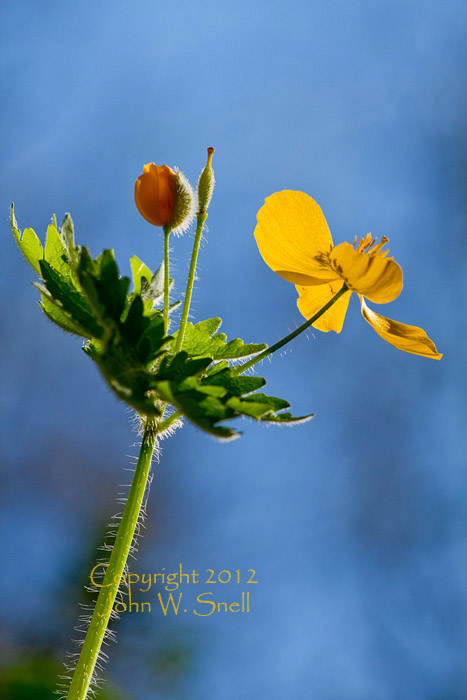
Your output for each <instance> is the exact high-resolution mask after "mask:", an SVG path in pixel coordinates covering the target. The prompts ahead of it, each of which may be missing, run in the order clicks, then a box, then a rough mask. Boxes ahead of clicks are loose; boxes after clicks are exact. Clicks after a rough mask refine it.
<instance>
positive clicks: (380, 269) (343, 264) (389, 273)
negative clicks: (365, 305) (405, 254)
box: [331, 243, 402, 304]
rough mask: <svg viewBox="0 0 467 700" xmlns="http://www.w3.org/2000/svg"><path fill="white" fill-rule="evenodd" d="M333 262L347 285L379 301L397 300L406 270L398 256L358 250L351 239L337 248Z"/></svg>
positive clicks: (332, 258)
mask: <svg viewBox="0 0 467 700" xmlns="http://www.w3.org/2000/svg"><path fill="white" fill-rule="evenodd" d="M331 264H332V266H333V267H334V269H335V270H336V272H338V274H339V275H340V276H341V277H342V279H343V280H344V281H345V283H346V284H347V286H348V287H349V288H350V289H351V290H352V291H354V292H357V293H358V294H363V296H365V297H366V298H367V299H369V300H370V301H374V302H375V303H376V304H385V303H386V302H388V301H393V300H394V299H395V298H396V297H398V296H399V294H400V293H401V291H402V270H401V268H400V267H399V265H398V264H397V263H396V262H394V260H390V259H389V260H388V259H387V258H385V257H384V256H383V255H371V254H368V253H363V252H361V251H359V250H355V249H354V248H353V247H352V246H351V245H350V243H341V244H340V245H338V246H336V247H335V248H333V250H332V253H331Z"/></svg>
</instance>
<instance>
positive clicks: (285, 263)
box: [255, 190, 336, 285]
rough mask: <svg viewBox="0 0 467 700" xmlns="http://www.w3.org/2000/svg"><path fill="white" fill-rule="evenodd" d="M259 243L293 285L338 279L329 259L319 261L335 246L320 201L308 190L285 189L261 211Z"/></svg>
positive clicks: (271, 263)
mask: <svg viewBox="0 0 467 700" xmlns="http://www.w3.org/2000/svg"><path fill="white" fill-rule="evenodd" d="M257 219H258V224H257V226H256V229H255V238H256V243H257V244H258V248H259V252H260V253H261V255H262V257H263V260H264V262H265V263H266V265H269V267H270V268H271V269H272V270H274V272H276V273H277V274H278V275H280V276H281V277H283V278H284V279H286V280H287V281H289V282H293V284H300V285H308V284H322V283H323V280H332V279H335V278H336V274H335V272H333V271H332V270H331V269H330V266H329V262H328V261H327V260H326V259H325V261H324V262H318V261H317V260H315V256H317V255H320V254H321V256H322V255H323V253H324V254H325V255H326V254H327V253H329V252H330V251H331V249H332V238H331V233H330V231H329V227H328V225H327V223H326V219H325V218H324V214H323V212H322V211H321V209H320V207H319V206H318V204H317V203H316V202H315V200H314V199H312V198H311V197H310V196H309V195H307V194H305V193H304V192H293V191H292V190H284V191H283V192H276V193H275V194H273V195H271V196H270V197H268V198H267V199H266V202H265V204H264V206H262V207H261V209H260V210H259V212H258V216H257Z"/></svg>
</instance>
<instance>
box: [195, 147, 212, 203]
mask: <svg viewBox="0 0 467 700" xmlns="http://www.w3.org/2000/svg"><path fill="white" fill-rule="evenodd" d="M213 154H214V149H213V148H212V147H211V148H208V159H207V162H206V167H205V168H204V170H203V172H202V173H201V175H200V176H199V181H198V211H199V212H200V213H201V214H204V213H205V212H206V210H207V208H208V206H209V203H210V201H211V198H212V193H213V191H214V185H215V184H216V180H215V179H214V170H213V169H212V165H211V161H212V156H213Z"/></svg>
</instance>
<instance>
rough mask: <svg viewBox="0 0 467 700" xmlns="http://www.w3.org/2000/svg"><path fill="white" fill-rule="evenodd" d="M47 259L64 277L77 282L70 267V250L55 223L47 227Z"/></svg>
mask: <svg viewBox="0 0 467 700" xmlns="http://www.w3.org/2000/svg"><path fill="white" fill-rule="evenodd" d="M45 259H46V260H47V262H48V263H49V265H51V267H53V268H55V270H57V272H59V273H60V274H61V275H63V277H66V278H67V279H68V280H69V281H70V282H72V283H73V284H75V282H74V277H75V275H74V274H73V271H72V269H71V267H70V258H69V253H68V250H67V249H66V248H65V244H64V243H63V240H62V238H61V236H60V235H59V233H58V231H57V229H56V228H55V226H53V225H50V226H48V228H47V237H46V239H45ZM75 278H76V277H75ZM75 286H76V285H75Z"/></svg>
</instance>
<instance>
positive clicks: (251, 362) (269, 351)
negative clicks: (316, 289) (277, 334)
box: [234, 283, 349, 374]
mask: <svg viewBox="0 0 467 700" xmlns="http://www.w3.org/2000/svg"><path fill="white" fill-rule="evenodd" d="M347 291H349V288H348V287H347V285H346V284H345V283H344V284H343V285H342V287H341V288H340V289H339V291H338V292H337V294H335V295H334V296H333V297H332V299H330V300H329V301H328V302H327V304H325V305H324V306H323V308H322V309H320V310H319V311H317V312H316V313H315V315H314V316H312V317H311V318H309V319H308V321H305V323H302V325H301V326H299V327H298V328H296V329H295V330H294V331H292V333H289V335H286V336H285V338H282V340H278V341H277V343H274V345H271V347H269V348H266V350H263V352H260V353H259V355H256V356H255V357H252V358H251V360H248V362H245V363H244V364H242V365H237V367H235V369H234V373H235V374H243V372H246V370H247V369H250V367H253V366H254V365H256V363H257V362H261V360H264V358H265V357H268V356H269V355H272V353H273V352H276V350H280V348H282V347H284V345H286V344H287V343H290V341H291V340H293V339H294V338H296V337H297V335H300V333H303V331H306V329H307V328H309V327H310V326H311V325H312V324H313V323H315V322H316V321H317V320H318V319H319V317H320V316H322V315H323V314H324V313H326V311H327V310H328V309H330V308H331V306H332V305H333V304H335V303H336V301H338V299H340V298H341V296H342V295H343V294H345V292H347Z"/></svg>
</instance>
